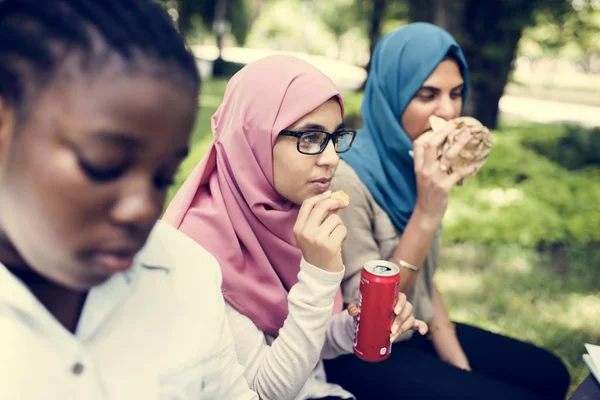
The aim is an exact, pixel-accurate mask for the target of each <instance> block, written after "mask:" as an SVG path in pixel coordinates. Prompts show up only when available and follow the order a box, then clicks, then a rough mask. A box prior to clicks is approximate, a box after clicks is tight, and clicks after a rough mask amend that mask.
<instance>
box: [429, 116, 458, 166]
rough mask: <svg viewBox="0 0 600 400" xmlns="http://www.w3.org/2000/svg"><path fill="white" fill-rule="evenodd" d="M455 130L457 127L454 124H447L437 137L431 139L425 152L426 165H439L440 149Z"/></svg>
mask: <svg viewBox="0 0 600 400" xmlns="http://www.w3.org/2000/svg"><path fill="white" fill-rule="evenodd" d="M455 129H456V126H455V125H454V124H446V126H445V127H444V128H443V129H442V130H440V131H439V132H436V133H435V135H433V136H432V137H431V139H429V141H428V143H427V149H426V152H425V165H433V164H437V160H438V152H439V148H440V147H441V145H442V143H444V141H445V140H446V138H447V137H448V135H449V134H450V132H452V131H453V130H455Z"/></svg>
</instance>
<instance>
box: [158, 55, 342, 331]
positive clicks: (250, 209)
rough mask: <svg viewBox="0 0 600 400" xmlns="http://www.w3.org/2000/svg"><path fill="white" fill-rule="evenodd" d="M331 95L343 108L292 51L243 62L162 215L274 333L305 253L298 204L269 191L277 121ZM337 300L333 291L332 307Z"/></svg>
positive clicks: (285, 121) (237, 302)
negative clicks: (209, 137)
mask: <svg viewBox="0 0 600 400" xmlns="http://www.w3.org/2000/svg"><path fill="white" fill-rule="evenodd" d="M332 97H337V98H338V100H339V102H340V105H341V106H342V114H343V102H342V98H341V96H340V94H339V92H338V90H337V89H336V87H335V85H334V84H333V83H332V82H331V80H330V79H329V78H328V77H326V76H325V75H324V74H323V73H321V72H320V71H319V70H318V69H316V68H314V67H313V66H311V65H310V64H308V63H306V62H304V61H301V60H299V59H297V58H295V57H291V56H284V55H276V56H270V57H266V58H263V59H261V60H258V61H256V62H253V63H251V64H249V65H247V66H246V67H244V68H243V69H242V70H240V71H239V72H238V73H237V74H236V75H234V76H233V78H231V80H230V81H229V83H228V84H227V89H226V90H225V95H224V98H223V103H222V104H221V106H220V107H219V109H218V110H217V111H216V112H215V114H214V115H213V117H212V132H213V135H214V138H213V141H212V143H211V145H210V148H209V151H208V153H207V155H206V156H205V157H204V159H203V160H202V161H201V162H200V164H198V166H197V167H196V168H195V169H194V171H193V172H192V173H191V174H190V176H189V177H188V178H187V180H186V181H185V183H184V184H183V186H182V187H181V189H180V190H179V192H177V195H176V196H175V198H174V199H173V201H172V203H171V204H170V205H169V207H168V208H167V211H166V213H165V215H164V217H163V219H164V220H165V221H166V222H168V223H170V224H172V225H174V226H175V227H176V228H178V229H179V230H180V231H182V232H184V233H185V234H187V235H188V236H189V237H191V238H192V239H194V240H195V241H196V242H198V243H200V244H201V245H202V246H203V247H204V248H206V249H207V250H208V251H209V252H211V253H212V254H213V255H214V256H215V257H216V259H217V260H218V261H219V264H220V265H221V270H222V271H223V286H222V290H223V295H224V297H225V299H226V300H227V301H228V302H229V304H231V305H232V306H233V307H234V308H235V309H236V310H238V311H239V312H240V313H242V314H244V315H246V316H248V317H249V318H250V319H252V321H253V322H254V324H255V325H256V326H257V327H258V328H259V329H261V330H262V331H263V332H265V333H268V334H270V335H272V336H277V334H278V332H279V329H280V328H281V327H282V326H283V322H284V320H285V318H286V317H287V313H288V309H287V295H288V292H289V290H290V289H291V288H292V286H293V285H294V284H295V283H296V282H298V276H297V275H298V272H299V271H300V260H301V258H302V254H301V252H300V249H299V248H298V246H297V244H296V240H295V238H294V234H293V227H294V224H295V222H296V217H297V215H298V209H299V207H298V206H296V205H294V204H292V203H291V202H289V201H287V200H286V199H284V198H283V197H282V196H280V195H279V194H278V193H277V192H276V191H275V187H274V183H273V146H274V144H275V140H276V139H277V136H278V134H279V132H280V131H281V130H283V129H285V128H286V127H288V126H290V125H292V124H293V123H294V122H296V121H297V120H299V119H300V118H302V117H303V116H304V115H306V114H308V113H310V112H311V111H313V110H314V109H316V108H317V107H319V106H320V105H321V104H323V103H324V102H325V101H327V100H328V99H330V98H332ZM341 309H342V299H341V293H340V292H339V291H338V294H337V296H336V299H335V303H334V312H339V311H341Z"/></svg>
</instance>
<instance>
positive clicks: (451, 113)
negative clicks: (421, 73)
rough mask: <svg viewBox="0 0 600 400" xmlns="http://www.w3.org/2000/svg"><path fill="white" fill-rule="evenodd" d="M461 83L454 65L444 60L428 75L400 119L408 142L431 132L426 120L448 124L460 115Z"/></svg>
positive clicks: (454, 63)
mask: <svg viewBox="0 0 600 400" xmlns="http://www.w3.org/2000/svg"><path fill="white" fill-rule="evenodd" d="M463 89H464V80H463V78H462V75H461V74H460V69H459V67H458V64H457V63H456V61H454V60H452V59H445V60H444V61H442V62H441V63H440V64H439V65H438V66H437V68H436V69H435V70H434V71H433V72H432V73H431V75H429V78H427V80H426V81H425V82H424V83H423V85H422V86H421V88H420V89H419V90H418V91H417V93H416V94H415V97H414V98H413V99H412V100H411V102H410V103H409V104H408V107H406V110H405V111H404V114H403V115H402V121H401V123H402V128H403V129H404V131H405V132H406V134H407V135H408V136H409V137H410V139H411V140H413V141H414V140H415V139H416V138H418V137H419V136H421V135H422V134H423V133H424V132H426V131H428V130H429V129H431V126H430V125H429V117H430V116H432V115H435V116H436V117H440V118H443V119H445V120H449V119H452V118H456V117H458V116H459V115H460V111H461V109H462V103H463V102H462V97H461V96H462V93H463Z"/></svg>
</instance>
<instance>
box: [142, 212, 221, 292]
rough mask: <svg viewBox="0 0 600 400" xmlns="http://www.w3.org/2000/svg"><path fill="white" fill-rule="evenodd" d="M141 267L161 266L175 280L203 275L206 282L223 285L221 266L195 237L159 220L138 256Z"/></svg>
mask: <svg viewBox="0 0 600 400" xmlns="http://www.w3.org/2000/svg"><path fill="white" fill-rule="evenodd" d="M139 258H140V263H141V264H148V265H151V266H152V265H155V266H161V267H164V268H166V269H168V270H169V273H170V275H172V276H175V277H185V276H188V277H190V278H191V277H194V276H201V277H202V279H201V281H203V282H218V285H219V286H220V284H221V270H220V268H219V263H218V262H217V260H216V259H215V257H213V255H212V254H210V253H209V252H208V250H206V249H205V248H203V247H202V246H201V245H200V244H198V243H196V242H195V241H194V240H193V239H192V238H190V237H189V236H187V235H186V234H184V233H183V232H181V231H179V230H177V229H176V228H175V227H174V226H172V225H169V224H168V223H166V222H164V221H161V220H159V221H157V223H156V225H155V226H154V228H153V230H152V232H151V234H150V237H149V238H148V241H147V243H146V246H144V249H143V250H142V251H141V252H140V255H139Z"/></svg>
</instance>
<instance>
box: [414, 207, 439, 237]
mask: <svg viewBox="0 0 600 400" xmlns="http://www.w3.org/2000/svg"><path fill="white" fill-rule="evenodd" d="M410 220H411V222H412V223H413V225H415V226H416V227H417V228H418V229H419V230H420V231H421V232H423V233H426V234H427V233H429V234H433V233H435V231H436V230H437V229H438V227H439V226H440V223H441V220H440V218H439V217H438V216H434V215H431V214H428V213H427V212H425V211H423V209H421V208H420V207H419V206H418V205H417V206H416V207H415V209H414V211H413V214H412V216H411V218H410Z"/></svg>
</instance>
